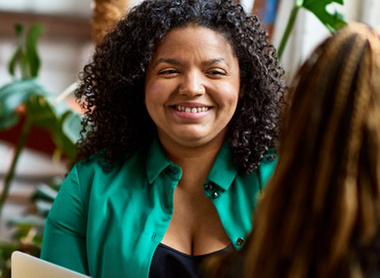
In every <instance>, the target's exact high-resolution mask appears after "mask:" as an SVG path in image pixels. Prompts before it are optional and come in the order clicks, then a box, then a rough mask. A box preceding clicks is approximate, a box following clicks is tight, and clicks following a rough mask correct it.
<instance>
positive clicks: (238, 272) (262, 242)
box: [214, 23, 380, 278]
mask: <svg viewBox="0 0 380 278" xmlns="http://www.w3.org/2000/svg"><path fill="white" fill-rule="evenodd" d="M295 84H296V87H295V89H294V90H293V93H291V95H290V102H291V104H290V108H289V109H288V111H287V113H286V120H285V126H284V131H283V133H282V140H280V149H279V161H278V164H277V167H276V170H275V172H274V175H273V177H272V178H271V180H270V181H269V183H268V186H267V189H266V191H265V192H264V194H263V196H262V200H261V201H260V202H259V205H258V207H257V210H256V212H255V214H254V218H253V229H252V233H251V234H250V235H249V237H248V240H247V242H246V245H245V246H244V247H243V248H242V250H240V251H239V252H235V253H233V254H230V255H228V256H226V257H224V258H223V259H222V263H220V261H219V262H218V263H219V268H217V269H218V271H217V274H216V277H265V278H274V277H284V278H305V277H308V278H310V277H321V278H322V277H323V278H326V277H331V278H332V277H380V230H379V228H380V202H379V201H380V39H379V35H378V33H376V32H375V31H373V30H372V29H370V28H369V27H368V26H366V25H364V24H360V23H351V24H349V25H348V26H346V27H343V28H342V29H340V30H339V31H338V32H337V33H335V34H334V35H332V36H331V37H329V38H328V39H327V40H325V41H324V42H323V43H322V44H321V45H320V46H319V47H317V48H316V50H315V51H314V52H313V54H312V55H311V56H310V58H309V59H308V60H307V61H306V62H305V63H304V65H303V66H302V67H301V69H300V71H299V73H298V75H297V76H296V79H295ZM214 263H215V262H214Z"/></svg>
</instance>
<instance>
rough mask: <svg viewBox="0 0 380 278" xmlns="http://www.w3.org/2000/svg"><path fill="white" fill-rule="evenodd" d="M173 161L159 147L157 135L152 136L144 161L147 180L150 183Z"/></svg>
mask: <svg viewBox="0 0 380 278" xmlns="http://www.w3.org/2000/svg"><path fill="white" fill-rule="evenodd" d="M172 164H173V163H172V162H171V161H170V160H169V158H168V157H167V156H166V154H165V152H164V150H163V149H162V147H161V143H160V141H159V140H158V138H157V136H154V139H153V141H152V144H151V145H150V148H149V150H148V156H147V161H146V174H147V177H148V181H149V183H150V184H152V183H153V182H154V181H155V180H156V179H157V177H158V176H159V175H160V174H161V172H162V171H164V170H165V169H166V168H167V167H168V166H170V165H172Z"/></svg>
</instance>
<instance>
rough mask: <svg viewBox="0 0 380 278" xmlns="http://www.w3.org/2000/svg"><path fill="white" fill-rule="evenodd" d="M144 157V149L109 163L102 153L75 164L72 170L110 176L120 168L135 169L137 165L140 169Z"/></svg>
mask: <svg viewBox="0 0 380 278" xmlns="http://www.w3.org/2000/svg"><path fill="white" fill-rule="evenodd" d="M145 157H146V154H145V151H144V149H141V148H139V149H137V150H135V151H133V152H131V153H128V154H125V155H123V156H122V158H121V159H118V160H115V161H111V163H110V161H109V160H107V158H106V156H105V154H104V152H99V153H97V154H94V155H91V156H90V157H88V158H86V159H83V160H81V161H79V162H77V163H76V164H75V165H74V168H76V171H79V172H81V173H83V172H89V173H91V174H92V175H95V174H96V175H110V174H112V173H115V172H118V171H120V168H128V167H136V165H137V164H138V165H139V167H141V166H142V164H144V163H145V162H144V161H145V160H146V159H145Z"/></svg>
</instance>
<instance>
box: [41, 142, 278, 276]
mask: <svg viewBox="0 0 380 278" xmlns="http://www.w3.org/2000/svg"><path fill="white" fill-rule="evenodd" d="M274 167H275V161H269V160H266V159H264V160H263V161H262V162H261V164H260V167H259V168H258V170H256V171H255V172H253V173H252V174H250V175H247V174H240V173H238V171H237V169H236V167H235V166H234V164H233V161H232V154H231V152H230V148H229V146H228V144H227V143H225V144H224V145H223V146H222V148H221V150H220V151H219V154H218V156H217V158H216V160H215V163H214V165H213V167H212V169H211V171H210V173H209V175H208V178H207V180H206V182H205V183H204V185H203V188H204V193H205V195H206V196H207V197H208V198H210V199H211V200H212V202H213V204H214V205H215V207H216V210H217V211H218V214H219V218H220V220H221V222H222V225H223V227H224V229H225V231H226V233H227V235H228V237H229V238H230V240H231V242H232V244H233V246H234V247H235V248H236V249H239V248H240V247H241V245H242V243H243V242H244V239H245V237H246V236H247V234H248V233H249V232H250V230H251V218H252V211H253V209H254V207H255V204H256V201H257V196H258V193H259V192H260V188H262V187H263V186H264V185H265V183H266V181H267V180H268V178H269V176H270V175H271V174H272V172H273V170H274ZM181 175H182V170H181V168H180V167H179V166H177V165H175V164H173V163H172V162H171V161H170V160H169V159H168V158H167V156H166V155H165V153H164V151H163V149H162V147H161V145H160V143H159V141H158V140H157V139H156V140H154V141H153V143H152V145H151V147H150V149H149V150H143V149H141V150H138V151H135V152H134V153H133V154H131V155H129V156H128V157H127V158H126V160H125V162H124V163H122V164H120V165H118V166H116V167H114V168H112V169H111V170H108V171H107V170H103V169H102V167H101V157H100V156H98V157H93V158H91V159H89V160H86V161H82V162H79V163H77V164H76V165H75V166H74V168H73V169H72V171H71V172H70V173H69V175H68V176H67V178H66V179H65V181H64V183H63V185H62V187H61V189H60V191H59V194H58V196H57V198H56V200H55V201H54V204H53V207H52V208H51V210H50V212H49V215H48V218H47V221H46V226H45V230H44V238H43V245H42V252H41V258H42V259H45V260H48V261H51V262H53V263H56V264H58V265H61V266H64V267H67V268H70V269H73V270H75V271H78V272H81V273H85V274H87V275H90V276H92V277H97V278H98V277H99V278H100V277H118V278H119V277H133V278H136V277H137V278H139V277H144V278H145V277H148V276H149V269H150V264H151V261H152V258H153V254H154V252H155V250H156V248H157V246H158V244H159V243H160V242H161V240H162V239H163V237H164V235H165V232H166V230H167V228H168V226H169V222H170V220H171V217H172V213H173V197H174V190H175V188H176V186H177V184H178V181H179V180H180V179H181ZM184 217H186V216H184Z"/></svg>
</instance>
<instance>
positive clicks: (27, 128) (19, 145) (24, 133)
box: [0, 118, 32, 221]
mask: <svg viewBox="0 0 380 278" xmlns="http://www.w3.org/2000/svg"><path fill="white" fill-rule="evenodd" d="M31 126H32V122H31V121H30V120H28V118H27V119H26V121H25V123H24V125H23V127H22V132H21V136H20V139H19V140H18V142H17V146H16V151H15V153H14V155H13V158H12V163H11V166H10V168H9V170H8V173H7V175H6V176H5V181H4V187H3V192H2V193H1V196H0V221H1V215H2V211H3V206H4V204H5V201H6V199H7V196H8V191H9V188H10V186H11V182H12V179H13V177H14V174H15V170H16V165H17V161H18V159H19V157H20V154H21V151H22V149H23V148H24V146H25V142H26V139H27V137H28V135H29V132H30V128H31Z"/></svg>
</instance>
